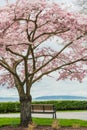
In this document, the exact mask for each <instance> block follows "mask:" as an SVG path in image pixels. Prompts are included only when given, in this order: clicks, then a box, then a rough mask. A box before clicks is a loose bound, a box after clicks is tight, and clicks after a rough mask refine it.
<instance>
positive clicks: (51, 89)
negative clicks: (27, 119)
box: [0, 0, 87, 98]
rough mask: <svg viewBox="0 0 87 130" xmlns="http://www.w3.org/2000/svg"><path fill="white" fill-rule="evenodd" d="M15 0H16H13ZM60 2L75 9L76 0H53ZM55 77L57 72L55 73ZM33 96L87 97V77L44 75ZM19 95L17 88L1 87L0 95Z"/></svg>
mask: <svg viewBox="0 0 87 130" xmlns="http://www.w3.org/2000/svg"><path fill="white" fill-rule="evenodd" d="M11 1H14V0H11ZM53 1H55V2H59V3H65V5H66V6H68V8H69V9H71V10H75V9H76V7H74V6H73V4H72V2H74V0H53ZM2 5H4V0H0V6H2ZM53 75H54V77H55V75H56V73H53ZM31 95H32V97H33V98H35V97H39V96H45V95H73V96H86V97H87V77H86V78H85V79H84V80H83V82H82V83H79V82H78V81H74V80H73V81H70V80H68V79H67V80H60V81H56V79H55V78H50V77H46V76H45V77H44V78H43V79H42V80H40V81H39V82H37V83H35V84H34V85H33V87H32V89H31ZM16 96H18V93H17V90H16V89H14V88H13V89H7V88H6V87H2V86H1V87H0V97H16Z"/></svg>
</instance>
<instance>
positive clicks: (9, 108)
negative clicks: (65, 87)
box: [0, 100, 87, 113]
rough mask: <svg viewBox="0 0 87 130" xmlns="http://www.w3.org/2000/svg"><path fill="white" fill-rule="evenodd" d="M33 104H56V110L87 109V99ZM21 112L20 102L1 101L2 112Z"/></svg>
mask: <svg viewBox="0 0 87 130" xmlns="http://www.w3.org/2000/svg"><path fill="white" fill-rule="evenodd" d="M32 104H54V106H55V107H56V110H87V101H62V100H60V101H59V100H58V101H39V102H32ZM16 112H20V103H19V102H3V103H2V102H1V103H0V113H16Z"/></svg>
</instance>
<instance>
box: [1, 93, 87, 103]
mask: <svg viewBox="0 0 87 130" xmlns="http://www.w3.org/2000/svg"><path fill="white" fill-rule="evenodd" d="M50 100H87V97H82V96H69V95H60V96H57V95H54V96H40V97H36V98H34V99H33V100H32V101H50ZM18 101H19V98H18V97H0V102H18Z"/></svg>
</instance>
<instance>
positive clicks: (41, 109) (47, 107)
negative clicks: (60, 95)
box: [31, 104, 56, 118]
mask: <svg viewBox="0 0 87 130" xmlns="http://www.w3.org/2000/svg"><path fill="white" fill-rule="evenodd" d="M31 113H38V114H39V113H46V114H53V118H56V109H55V107H54V105H53V104H32V105H31Z"/></svg>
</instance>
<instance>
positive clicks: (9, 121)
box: [0, 118, 87, 127]
mask: <svg viewBox="0 0 87 130" xmlns="http://www.w3.org/2000/svg"><path fill="white" fill-rule="evenodd" d="M53 121H54V119H49V118H33V122H35V123H36V124H37V125H51V124H52V122H53ZM58 121H59V124H60V126H72V125H73V124H79V125H80V126H81V127H82V126H84V127H87V121H83V120H77V119H58ZM19 123H20V119H19V118H0V127H2V126H6V125H10V126H18V125H19Z"/></svg>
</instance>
